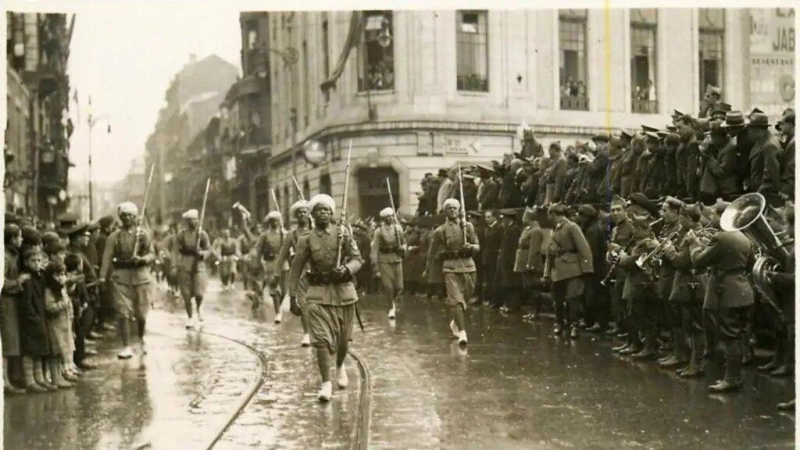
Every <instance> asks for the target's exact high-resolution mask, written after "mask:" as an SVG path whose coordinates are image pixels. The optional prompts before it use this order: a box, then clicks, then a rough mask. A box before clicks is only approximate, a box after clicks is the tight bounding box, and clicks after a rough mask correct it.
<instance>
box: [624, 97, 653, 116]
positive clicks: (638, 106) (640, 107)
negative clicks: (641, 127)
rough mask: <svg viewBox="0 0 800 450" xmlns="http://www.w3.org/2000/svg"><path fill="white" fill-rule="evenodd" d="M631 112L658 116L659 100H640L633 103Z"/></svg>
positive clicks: (634, 100)
mask: <svg viewBox="0 0 800 450" xmlns="http://www.w3.org/2000/svg"><path fill="white" fill-rule="evenodd" d="M631 110H632V111H633V112H634V113H637V114H657V113H658V100H638V99H633V100H632V101H631Z"/></svg>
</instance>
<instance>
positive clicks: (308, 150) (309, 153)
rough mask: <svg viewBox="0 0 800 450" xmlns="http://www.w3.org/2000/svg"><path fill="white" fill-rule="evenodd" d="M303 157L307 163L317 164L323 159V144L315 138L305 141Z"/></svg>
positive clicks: (324, 155)
mask: <svg viewBox="0 0 800 450" xmlns="http://www.w3.org/2000/svg"><path fill="white" fill-rule="evenodd" d="M303 157H305V159H306V161H308V163H309V164H311V165H314V166H318V165H319V164H320V163H322V162H323V161H325V157H326V154H325V146H324V145H322V143H321V142H320V141H317V140H310V141H306V142H305V143H304V144H303Z"/></svg>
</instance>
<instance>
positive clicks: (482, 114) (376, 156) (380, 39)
mask: <svg viewBox="0 0 800 450" xmlns="http://www.w3.org/2000/svg"><path fill="white" fill-rule="evenodd" d="M751 11H752V10H747V9H724V10H723V9H688V8H687V9H674V8H664V9H613V10H610V11H606V10H599V9H598V10H579V9H571V10H555V9H553V10H507V11H505V10H490V11H486V10H456V11H453V10H448V11H356V12H352V11H333V12H324V11H323V12H316V11H310V12H288V11H287V12H274V13H270V15H269V31H270V39H269V46H270V47H269V56H270V64H269V70H270V83H271V92H272V95H271V97H270V100H271V117H272V127H271V157H270V161H269V165H270V166H269V179H270V185H271V186H272V187H274V188H275V190H276V192H278V193H283V194H284V196H283V197H282V200H281V203H282V206H283V207H284V208H285V207H286V206H285V205H288V204H290V203H291V201H293V200H295V199H296V198H297V197H298V195H297V192H296V189H295V188H294V186H293V180H292V177H293V176H294V177H295V178H296V179H297V180H298V182H299V183H301V185H304V186H308V188H309V189H308V190H309V191H310V192H312V193H316V192H325V193H330V194H332V195H334V197H335V198H337V199H338V198H340V195H341V193H342V190H343V187H344V170H345V162H344V159H345V158H346V156H347V151H348V146H349V144H350V143H351V142H352V148H353V162H352V174H353V179H352V183H351V186H350V189H351V190H352V191H351V192H353V193H355V192H358V195H355V194H353V195H351V196H349V201H350V202H351V204H350V205H349V208H350V211H352V212H353V214H359V215H361V216H365V215H374V214H376V213H377V212H378V211H379V210H380V209H381V208H383V207H385V206H386V205H387V204H388V198H387V193H386V189H385V179H386V178H387V177H388V178H389V179H390V182H391V184H392V189H393V192H394V193H395V195H396V196H397V199H396V201H397V200H399V203H398V205H399V207H400V210H401V211H402V212H405V213H410V212H413V211H414V210H415V209H416V206H417V195H418V194H419V193H420V192H421V187H420V185H419V183H420V181H421V180H422V178H423V177H424V175H425V173H428V172H432V173H436V170H437V169H438V168H442V167H451V166H453V165H454V164H456V163H463V164H474V163H487V162H489V161H491V160H498V161H500V160H502V158H503V155H504V154H509V153H511V152H515V151H519V150H520V148H521V142H520V139H519V137H518V135H517V129H518V127H519V125H520V123H522V122H523V121H525V122H527V123H528V124H530V125H531V126H532V127H533V129H534V131H535V133H536V138H537V139H538V140H540V141H541V142H543V143H544V144H545V147H546V146H547V144H548V143H549V142H552V141H556V140H560V141H564V142H571V141H574V140H576V139H579V138H580V139H586V138H587V137H588V136H591V135H592V134H593V133H595V132H597V131H599V130H603V129H606V127H609V128H612V129H614V130H617V129H621V128H622V129H632V128H638V127H639V126H640V125H641V124H648V125H652V126H657V127H664V126H665V125H666V124H667V123H668V122H669V121H670V118H669V115H670V113H671V112H672V111H673V109H675V108H678V109H681V110H684V111H687V112H692V113H694V114H697V112H698V111H699V109H700V105H701V104H700V102H701V99H702V96H703V93H704V92H705V89H706V86H707V85H713V86H718V87H721V89H722V96H723V100H724V101H725V102H727V103H730V104H732V105H734V107H735V108H741V109H745V110H747V109H749V108H750V107H751V98H750V95H751V90H750V85H751V84H752V83H764V85H765V86H764V87H770V86H771V89H772V90H773V91H774V90H775V89H776V86H777V84H778V83H776V81H775V80H774V79H757V80H754V79H751V73H748V67H752V65H751V64H752V62H751V61H749V58H750V45H749V44H750V43H751V42H749V41H748V39H751V38H752V36H751V18H752V17H753V15H752V14H751ZM765 11H767V10H765ZM787 11H788V10H787ZM787 11H784V12H783V15H788V12H787ZM759 14H761V13H756V16H758V15H759ZM766 14H767V16H768V17H772V16H773V15H777V14H778V12H776V10H768V11H767V13H766ZM792 14H793V10H792ZM792 20H793V18H792ZM788 21H789V19H786V20H784V21H783V22H788ZM764 22H765V23H766V22H768V23H776V24H777V22H780V20H774V21H770V20H765V21H764ZM756 23H760V22H758V21H756ZM792 23H793V22H792ZM776 26H779V25H776ZM758 32H761V30H758ZM766 33H767V35H769V33H770V32H769V31H767V32H766ZM787 35H788V33H787ZM791 36H794V33H793V26H792V33H791ZM788 45H789V44H788V43H787V46H786V48H787V49H788V48H789V47H788ZM793 45H794V43H793V38H792V42H791V49H792V52H791V56H790V55H789V52H788V51H787V52H784V53H783V54H782V56H781V58H782V59H781V61H783V62H782V63H781V64H784V63H785V64H786V65H787V66H788V65H789V64H790V67H791V70H792V73H793V70H794V57H793V49H794V47H793ZM764 48H766V47H764ZM753 73H754V72H753ZM787 73H788V72H787ZM784 78H785V77H784ZM770 83H771V84H770ZM793 83H794V80H793V78H792V79H791V86H792V90H791V95H790V93H789V92H788V91H789V89H788V85H789V83H788V81H786V80H784V82H783V84H782V86H784V87H783V88H782V89H783V90H784V91H785V92H784V93H785V95H784V97H782V98H783V99H784V100H785V101H784V102H782V103H780V102H778V103H780V106H775V107H774V109H775V110H777V109H780V108H781V107H784V106H786V105H788V104H792V103H793V101H794V98H793V86H794V84H793ZM767 85H769V86H767ZM790 97H791V98H790ZM773 98H774V96H773ZM771 112H774V111H772V110H771ZM311 141H316V142H319V143H320V144H321V148H322V149H324V159H323V160H322V161H312V160H308V159H306V158H304V157H303V155H304V154H305V152H304V145H305V144H307V143H308V142H311ZM304 189H305V188H304Z"/></svg>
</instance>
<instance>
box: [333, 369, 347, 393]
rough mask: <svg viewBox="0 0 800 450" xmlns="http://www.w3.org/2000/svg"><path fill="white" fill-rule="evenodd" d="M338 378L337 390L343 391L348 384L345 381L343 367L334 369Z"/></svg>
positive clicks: (345, 376) (345, 371)
mask: <svg viewBox="0 0 800 450" xmlns="http://www.w3.org/2000/svg"><path fill="white" fill-rule="evenodd" d="M336 371H337V373H338V374H339V376H338V377H337V378H336V384H338V385H339V389H344V388H346V387H347V385H348V384H350V380H348V379H347V370H345V368H344V366H342V367H338V368H337V369H336Z"/></svg>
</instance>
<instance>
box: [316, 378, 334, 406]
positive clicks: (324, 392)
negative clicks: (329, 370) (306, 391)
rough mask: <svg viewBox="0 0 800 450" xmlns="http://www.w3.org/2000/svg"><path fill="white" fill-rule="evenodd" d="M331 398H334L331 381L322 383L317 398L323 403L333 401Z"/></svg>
mask: <svg viewBox="0 0 800 450" xmlns="http://www.w3.org/2000/svg"><path fill="white" fill-rule="evenodd" d="M331 397H333V386H332V385H331V382H330V381H326V382H324V383H322V387H321V388H320V389H319V395H317V398H318V399H319V401H321V402H323V403H324V402H329V401H331Z"/></svg>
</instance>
